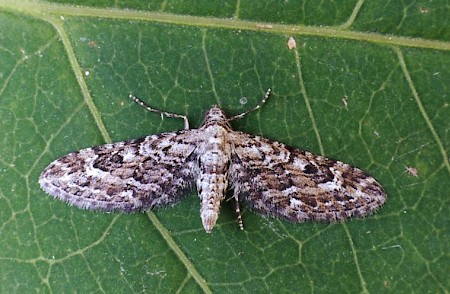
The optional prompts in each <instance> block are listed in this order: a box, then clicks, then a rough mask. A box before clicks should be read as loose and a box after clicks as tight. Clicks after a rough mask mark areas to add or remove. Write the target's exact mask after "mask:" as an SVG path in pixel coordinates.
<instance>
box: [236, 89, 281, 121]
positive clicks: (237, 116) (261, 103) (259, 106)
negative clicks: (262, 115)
mask: <svg viewBox="0 0 450 294" xmlns="http://www.w3.org/2000/svg"><path fill="white" fill-rule="evenodd" d="M271 91H272V90H271V89H270V88H269V89H267V92H266V94H265V95H264V97H263V99H262V100H261V101H260V102H259V103H258V105H256V106H255V107H253V108H251V109H249V110H247V111H245V112H243V113H241V114H238V115H235V116H232V117H230V118H229V119H228V121H232V120H236V119H241V118H243V117H244V116H246V115H247V114H249V113H250V112H253V111H255V110H258V109H259V108H261V106H262V105H263V104H264V103H266V101H267V99H269V97H270V92H271Z"/></svg>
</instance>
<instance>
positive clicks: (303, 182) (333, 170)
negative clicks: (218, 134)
mask: <svg viewBox="0 0 450 294" xmlns="http://www.w3.org/2000/svg"><path fill="white" fill-rule="evenodd" d="M230 143H231V144H232V145H233V147H232V148H233V149H232V150H233V151H232V157H231V164H230V170H229V179H230V183H231V185H232V188H233V189H234V193H235V195H238V196H239V200H241V201H243V202H244V204H246V206H248V207H250V208H252V209H254V210H256V211H258V212H260V213H262V214H265V215H271V216H275V217H281V218H284V219H287V220H290V221H292V222H302V221H306V220H317V221H337V220H342V219H346V218H348V217H351V216H359V217H361V216H365V215H368V214H370V213H372V212H373V211H375V210H376V209H377V208H378V207H380V206H381V205H382V204H383V203H384V202H385V201H386V194H385V192H384V191H383V188H382V187H381V185H380V184H379V183H378V182H377V181H376V180H375V179H374V178H372V177H370V176H368V175H367V174H365V173H364V172H363V171H362V170H360V169H358V168H355V167H352V166H350V165H348V164H346V163H343V162H340V161H335V160H331V159H328V158H325V157H322V156H317V155H314V154H312V153H309V152H306V151H302V150H298V149H292V148H289V147H287V146H285V145H284V144H282V143H279V142H274V141H271V140H268V139H265V138H261V137H258V136H253V135H249V134H245V133H241V132H234V133H233V134H232V135H230Z"/></svg>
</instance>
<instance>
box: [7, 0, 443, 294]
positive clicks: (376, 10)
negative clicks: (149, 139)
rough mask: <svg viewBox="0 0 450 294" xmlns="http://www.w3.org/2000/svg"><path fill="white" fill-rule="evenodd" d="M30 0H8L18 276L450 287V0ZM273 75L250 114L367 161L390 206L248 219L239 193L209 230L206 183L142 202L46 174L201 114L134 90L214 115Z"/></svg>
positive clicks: (194, 287) (285, 288) (12, 268)
mask: <svg viewBox="0 0 450 294" xmlns="http://www.w3.org/2000/svg"><path fill="white" fill-rule="evenodd" d="M17 2H18V1H11V0H0V81H1V86H0V117H1V119H0V124H1V125H0V138H2V139H1V140H0V152H1V154H2V156H1V159H0V236H1V238H0V292H2V293H3V292H4V293H10V292H19V293H29V292H38V291H39V292H41V291H42V292H54V293H59V292H108V293H110V292H164V293H168V292H169V293H171V292H177V291H178V292H180V293H193V292H217V293H222V292H234V293H235V292H296V293H298V292H302V293H303V292H315V293H318V292H327V293H329V292H334V293H343V292H349V293H355V292H364V293H368V292H372V293H383V292H385V293H405V292H406V293H408V292H418V293H439V292H448V291H450V279H448V273H449V269H450V266H449V265H450V234H449V231H448V229H449V227H450V202H449V199H450V197H449V192H448V191H450V181H449V174H450V163H449V157H450V156H449V152H450V139H449V138H450V120H449V117H450V103H449V97H450V89H449V83H448V81H449V80H450V71H449V69H450V58H449V57H450V56H449V50H450V44H449V43H448V41H449V36H450V33H449V30H448V29H446V28H448V15H449V7H448V5H447V4H446V3H445V2H444V1H433V2H432V3H431V2H430V3H428V4H427V3H425V4H423V3H419V2H412V3H410V4H405V3H404V2H397V4H395V3H396V2H395V1H394V2H392V1H366V2H364V1H356V0H355V1H345V2H346V3H340V2H344V1H340V2H339V1H337V2H336V1H304V2H302V1H290V2H287V3H284V2H283V4H281V3H282V2H280V1H258V3H256V2H255V3H253V2H250V1H224V2H222V3H220V4H217V3H215V2H213V1H205V0H204V1H181V0H178V1H148V2H146V3H143V2H142V1H114V2H113V1H111V2H107V1H79V2H75V1H70V2H69V1H59V2H64V3H60V4H53V3H48V2H36V1H34V2H28V1H19V2H18V3H17ZM72 5H77V6H72ZM78 5H81V6H78ZM269 22H270V23H269ZM305 25H308V26H305ZM291 36H292V37H294V38H295V40H296V42H297V48H296V49H293V50H289V49H288V47H287V41H288V38H289V37H291ZM408 37H414V38H408ZM269 87H270V88H272V89H273V96H272V97H271V99H270V100H269V101H268V103H267V104H266V105H265V106H264V107H262V108H261V109H260V110H258V111H257V112H254V113H252V114H250V115H248V116H246V117H245V118H244V119H242V120H239V121H236V122H234V123H233V127H234V128H235V129H236V130H240V131H244V132H248V133H252V134H258V135H261V136H264V137H268V138H271V139H274V140H277V141H280V142H283V143H286V144H288V145H290V146H293V147H296V148H301V149H306V150H309V151H311V152H314V153H318V154H323V155H325V156H328V157H332V158H336V159H339V160H342V161H344V162H348V163H350V164H352V165H355V166H358V167H360V168H362V169H364V170H366V171H367V172H369V173H370V174H371V175H373V176H374V177H376V178H377V179H378V180H379V181H380V182H381V183H382V184H383V186H384V187H385V189H386V191H387V193H388V197H389V198H388V201H387V203H386V204H385V205H384V206H383V207H382V208H381V209H380V210H379V212H378V213H376V214H375V215H373V216H370V217H367V218H364V219H352V220H349V221H347V222H345V223H338V224H317V223H305V224H291V223H288V222H286V221H282V220H276V219H270V218H264V217H262V216H260V215H258V214H256V213H253V212H251V211H249V210H245V209H244V213H243V218H244V224H245V231H240V230H239V228H238V225H237V221H236V217H235V214H234V208H233V204H232V203H229V202H226V203H223V205H222V206H223V207H222V210H221V215H220V218H219V221H218V225H217V226H216V227H215V229H214V231H213V233H212V234H206V233H205V232H204V230H203V228H202V225H201V221H200V216H199V200H198V197H197V196H196V193H195V191H192V192H191V193H189V194H188V195H186V199H185V200H184V201H182V202H180V203H179V204H177V205H176V206H174V207H170V208H167V209H158V210H155V211H152V212H148V213H142V214H132V215H124V214H119V213H114V214H105V213H100V212H92V211H84V210H80V209H78V208H76V207H69V206H67V205H66V204H65V203H63V202H60V201H56V200H54V199H53V198H51V197H49V196H47V195H46V194H45V193H44V192H43V191H42V190H41V189H40V188H39V185H38V183H37V179H38V176H39V174H40V172H41V171H42V170H43V169H44V168H45V166H46V165H47V164H49V163H50V162H51V161H52V160H54V159H56V158H58V157H59V156H62V155H64V154H67V153H69V152H71V151H75V150H78V149H81V148H85V147H91V146H94V145H98V144H103V143H105V142H112V141H121V140H126V139H132V138H137V137H140V136H145V135H148V134H154V133H159V132H163V131H173V130H178V129H181V128H182V127H183V122H182V121H180V120H176V119H168V118H161V117H160V116H159V115H157V114H154V113H149V112H146V111H145V110H144V109H143V108H141V107H138V106H137V105H136V104H135V103H133V102H132V101H130V100H129V99H128V98H127V97H128V94H129V93H133V94H136V95H137V96H139V97H141V98H142V99H143V100H145V101H146V102H148V103H149V104H150V105H152V106H154V107H156V108H159V109H164V110H166V111H169V112H176V113H180V114H185V115H187V116H188V118H189V119H190V123H191V125H192V126H193V127H196V126H198V125H199V124H200V123H201V121H202V118H203V113H204V112H205V111H206V110H207V109H208V108H209V107H210V106H211V105H213V104H218V105H220V106H221V107H223V109H224V110H225V111H227V112H228V113H229V114H230V115H233V114H238V113H241V112H243V111H245V110H247V109H249V108H250V107H252V106H253V105H255V104H256V103H258V102H259V101H260V100H261V98H262V96H263V95H264V92H265V91H266V90H267V88H269ZM243 97H246V98H247V100H248V103H246V104H243V103H241V102H242V101H244V99H241V98H243ZM406 168H414V169H417V177H416V176H414V175H412V174H411V173H408V172H407V170H406Z"/></svg>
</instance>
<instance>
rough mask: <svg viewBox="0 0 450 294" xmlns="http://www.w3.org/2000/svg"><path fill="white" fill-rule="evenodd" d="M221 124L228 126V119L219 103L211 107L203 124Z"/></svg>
mask: <svg viewBox="0 0 450 294" xmlns="http://www.w3.org/2000/svg"><path fill="white" fill-rule="evenodd" d="M212 124H220V125H227V126H228V119H227V116H226V114H225V112H224V111H223V110H222V109H221V108H220V107H219V106H217V105H214V106H213V107H211V109H210V110H208V112H207V113H206V114H205V119H204V121H203V125H207V126H208V125H212Z"/></svg>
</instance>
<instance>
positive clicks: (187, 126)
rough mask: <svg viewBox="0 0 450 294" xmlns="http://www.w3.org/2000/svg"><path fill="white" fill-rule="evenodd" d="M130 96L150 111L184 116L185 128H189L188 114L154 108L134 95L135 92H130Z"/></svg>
mask: <svg viewBox="0 0 450 294" xmlns="http://www.w3.org/2000/svg"><path fill="white" fill-rule="evenodd" d="M128 97H129V98H130V99H131V100H133V101H134V102H136V103H137V104H139V105H140V106H142V107H144V108H145V109H147V110H148V111H151V112H156V113H159V114H161V116H167V117H175V118H182V119H183V120H184V129H185V130H187V129H189V121H188V119H187V117H186V116H184V115H181V114H176V113H171V112H166V111H162V110H159V109H156V108H153V107H151V106H149V105H148V104H147V103H145V102H144V101H142V100H141V99H139V98H138V97H136V96H134V95H133V94H130V95H129V96H128Z"/></svg>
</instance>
